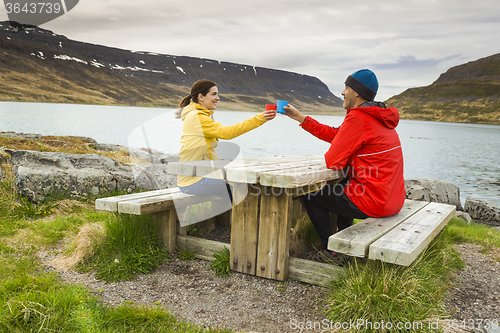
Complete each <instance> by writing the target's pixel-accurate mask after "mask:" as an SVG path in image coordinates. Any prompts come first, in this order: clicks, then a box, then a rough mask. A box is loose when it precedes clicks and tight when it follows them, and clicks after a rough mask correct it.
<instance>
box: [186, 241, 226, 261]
mask: <svg viewBox="0 0 500 333" xmlns="http://www.w3.org/2000/svg"><path fill="white" fill-rule="evenodd" d="M224 246H225V247H226V248H228V249H229V248H230V245H229V244H227V243H222V242H217V241H213V240H208V239H202V238H196V237H193V236H186V235H177V247H178V248H179V249H185V250H188V251H194V250H196V252H195V253H193V255H194V256H195V258H198V259H203V260H209V261H213V260H215V257H214V253H215V252H220V251H222V250H223V249H224Z"/></svg>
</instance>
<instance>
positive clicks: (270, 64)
mask: <svg viewBox="0 0 500 333" xmlns="http://www.w3.org/2000/svg"><path fill="white" fill-rule="evenodd" d="M1 15H2V16H3V20H7V14H6V12H5V9H4V10H2V11H1ZM41 27H42V28H45V29H49V30H52V31H54V32H55V33H57V34H62V35H65V36H67V37H68V38H71V39H74V40H79V41H85V42H90V43H94V44H102V45H106V46H113V47H118V48H123V49H129V50H138V51H139V50H140V51H150V52H157V53H162V54H171V55H177V56H193V57H200V58H209V59H215V60H220V61H229V62H235V63H240V64H246V65H252V66H258V67H267V68H274V69H281V70H287V71H292V72H298V73H301V74H307V75H312V76H316V77H317V78H319V79H320V80H322V81H323V82H324V83H325V84H326V85H327V86H328V87H329V88H330V90H331V91H332V93H333V94H335V95H336V96H339V97H340V93H341V91H342V89H343V87H344V81H345V78H346V77H347V76H348V75H349V74H351V73H352V72H354V71H356V70H357V69H361V68H370V69H372V70H373V71H375V73H376V74H377V76H378V79H379V83H380V88H379V94H378V96H377V98H376V99H378V100H386V99H388V98H389V97H391V96H393V95H396V94H399V93H401V92H403V91H404V90H406V89H407V88H410V87H419V86H425V85H429V84H431V83H432V82H433V81H435V80H436V79H437V78H438V77H439V75H440V74H441V73H443V72H445V71H446V70H447V69H449V68H450V67H453V66H456V65H459V64H463V63H466V62H469V61H473V60H477V59H479V58H483V57H486V56H490V55H493V54H496V53H500V42H499V41H500V1H499V0H363V1H361V0H344V1H335V0H253V1H249V2H246V1H245V2H241V1H238V0H212V1H200V0H182V1H179V0H177V1H172V0H140V1H138V0H80V2H79V3H78V5H77V6H76V7H75V8H74V9H73V10H71V11H70V12H68V13H67V14H66V15H64V16H62V17H60V18H57V19H56V20H54V21H51V22H49V23H46V24H43V25H42V26H41Z"/></svg>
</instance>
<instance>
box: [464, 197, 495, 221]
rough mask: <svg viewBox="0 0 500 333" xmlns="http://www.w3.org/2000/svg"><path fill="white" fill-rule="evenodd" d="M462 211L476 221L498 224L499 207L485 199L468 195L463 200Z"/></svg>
mask: <svg viewBox="0 0 500 333" xmlns="http://www.w3.org/2000/svg"><path fill="white" fill-rule="evenodd" d="M464 208H465V209H464V211H465V212H466V213H468V214H469V215H470V216H471V217H472V218H473V219H474V220H476V222H479V223H482V224H487V225H490V226H495V227H499V226H500V207H499V206H497V205H495V204H492V203H489V202H487V201H484V200H481V199H477V198H472V197H469V198H467V200H465V207H464Z"/></svg>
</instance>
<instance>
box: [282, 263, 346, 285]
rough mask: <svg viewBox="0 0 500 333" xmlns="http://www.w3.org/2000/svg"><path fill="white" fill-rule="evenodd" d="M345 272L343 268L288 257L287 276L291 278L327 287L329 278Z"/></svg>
mask: <svg viewBox="0 0 500 333" xmlns="http://www.w3.org/2000/svg"><path fill="white" fill-rule="evenodd" d="M343 273H345V268H342V267H339V266H335V265H330V264H324V263H320V262H316V261H311V260H305V259H300V258H295V257H290V262H289V265H288V277H289V278H290V279H292V280H296V281H300V282H306V283H311V284H316V285H319V286H323V287H327V286H328V284H329V282H330V280H331V279H333V278H338V277H339V276H341V275H342V274H343Z"/></svg>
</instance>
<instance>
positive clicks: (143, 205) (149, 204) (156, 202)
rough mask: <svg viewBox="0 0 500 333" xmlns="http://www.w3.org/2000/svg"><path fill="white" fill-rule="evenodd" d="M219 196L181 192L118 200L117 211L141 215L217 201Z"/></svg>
mask: <svg viewBox="0 0 500 333" xmlns="http://www.w3.org/2000/svg"><path fill="white" fill-rule="evenodd" d="M218 200H221V198H219V197H216V196H198V195H190V194H185V193H182V192H176V193H171V194H166V195H160V196H154V197H151V198H143V199H136V200H128V201H121V202H118V212H119V213H126V214H134V215H143V214H151V213H158V212H164V211H167V210H169V209H175V207H176V206H177V207H187V206H189V205H194V204H197V203H202V202H208V201H218Z"/></svg>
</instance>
